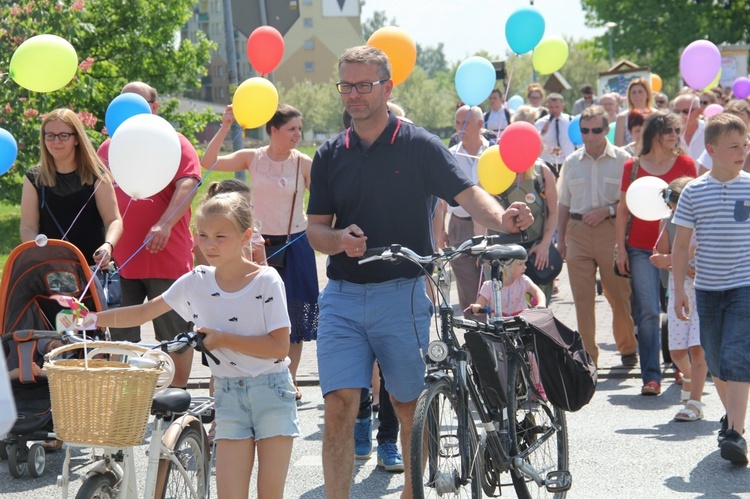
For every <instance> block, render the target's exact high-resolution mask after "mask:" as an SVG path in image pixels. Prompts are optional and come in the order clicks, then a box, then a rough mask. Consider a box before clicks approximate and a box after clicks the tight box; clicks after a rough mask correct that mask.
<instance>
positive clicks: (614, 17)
mask: <svg viewBox="0 0 750 499" xmlns="http://www.w3.org/2000/svg"><path fill="white" fill-rule="evenodd" d="M581 4H582V6H583V9H584V11H585V12H586V24H588V25H589V26H603V25H604V23H606V22H616V23H617V26H616V27H615V28H614V29H613V32H612V36H613V42H614V52H615V54H616V59H619V58H620V57H627V58H629V59H631V60H632V61H633V62H635V63H637V64H641V65H648V66H650V67H651V69H652V71H654V72H655V73H658V74H659V75H660V76H661V77H662V79H664V80H666V79H669V78H672V77H676V76H677V74H678V72H679V60H680V51H681V49H683V48H684V47H686V46H687V45H689V44H690V43H691V42H693V41H695V40H698V39H708V40H710V41H712V42H713V43H715V44H717V45H718V44H721V43H745V42H747V40H748V37H749V36H750V0H652V1H648V2H643V1H640V0H618V1H612V0H581ZM597 42H598V43H597V45H598V48H599V51H600V53H601V54H602V55H603V56H605V55H606V54H607V53H608V50H609V34H608V33H605V34H604V35H602V36H601V37H599V38H598V39H597Z"/></svg>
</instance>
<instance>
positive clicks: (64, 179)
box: [21, 109, 122, 268]
mask: <svg viewBox="0 0 750 499" xmlns="http://www.w3.org/2000/svg"><path fill="white" fill-rule="evenodd" d="M40 148H41V159H40V160H39V164H38V165H37V166H35V167H33V168H31V169H30V170H29V171H28V172H26V178H24V181H23V192H22V194H21V241H23V242H26V241H33V240H34V239H35V238H36V237H37V236H38V235H39V234H44V235H45V236H47V237H48V238H50V239H65V240H66V241H69V242H71V243H72V244H74V245H75V246H76V247H77V248H78V249H80V250H81V252H82V253H83V255H84V256H85V257H86V260H87V261H88V263H89V265H96V264H98V263H99V262H101V265H102V267H103V268H105V267H106V266H107V265H108V264H109V260H110V256H111V255H112V249H113V248H114V246H115V245H116V244H117V241H119V240H120V236H121V235H122V218H121V217H120V210H119V209H118V208H117V198H116V197H115V189H114V187H113V185H112V177H111V175H110V173H109V171H108V170H107V168H106V167H105V166H104V164H103V163H102V162H101V160H100V159H99V156H97V155H96V151H95V150H94V148H93V146H92V145H91V141H90V140H89V138H88V136H87V135H86V130H85V129H84V126H83V123H82V122H81V120H80V118H78V116H77V115H76V113H74V112H73V111H71V110H70V109H56V110H54V111H52V112H51V113H49V114H48V115H47V116H46V117H45V118H44V120H43V121H42V126H41V132H40Z"/></svg>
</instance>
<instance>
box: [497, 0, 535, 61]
mask: <svg viewBox="0 0 750 499" xmlns="http://www.w3.org/2000/svg"><path fill="white" fill-rule="evenodd" d="M544 26H545V25H544V18H543V17H542V14H540V13H539V11H538V10H536V9H535V8H534V7H521V8H520V9H518V10H517V11H515V12H514V13H512V14H511V15H510V17H509V18H508V20H507V21H506V22H505V38H506V39H507V40H508V45H510V48H511V50H512V51H513V52H515V53H516V54H518V55H521V54H525V53H526V52H531V51H532V50H534V47H536V46H537V44H538V43H539V42H540V41H541V40H542V37H543V36H544Z"/></svg>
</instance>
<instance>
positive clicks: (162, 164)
mask: <svg viewBox="0 0 750 499" xmlns="http://www.w3.org/2000/svg"><path fill="white" fill-rule="evenodd" d="M128 93H133V94H137V95H139V96H140V97H142V98H143V99H145V100H146V103H147V104H148V108H149V111H150V113H142V114H137V115H135V116H132V117H130V118H128V119H127V120H125V121H123V123H122V125H120V127H118V128H117V129H116V130H112V129H109V127H108V131H109V133H110V135H111V136H112V137H113V138H112V139H107V140H106V141H104V143H102V145H101V146H99V151H98V154H99V157H100V158H102V160H103V161H104V163H105V164H106V165H108V166H109V168H110V170H111V171H112V172H113V176H114V177H115V181H116V182H117V187H116V188H115V194H116V195H117V202H118V205H119V208H120V212H121V214H122V217H123V226H124V230H123V235H122V238H121V240H120V244H118V245H117V246H116V247H115V251H114V258H115V260H116V261H117V262H118V263H120V269H119V272H120V284H121V287H122V306H130V305H138V304H141V303H143V301H144V300H145V299H148V300H153V299H155V298H156V297H157V296H159V295H161V294H162V293H163V292H164V291H166V290H167V289H168V288H169V286H171V284H172V283H174V281H175V280H177V279H178V278H179V277H180V276H182V275H184V274H185V273H186V272H188V271H190V270H191V269H192V268H193V252H192V249H193V240H192V237H191V234H190V202H191V200H192V199H193V197H195V193H196V191H197V188H198V183H199V182H200V179H201V175H200V173H201V171H200V159H199V158H198V154H197V153H196V151H195V148H194V147H193V145H192V144H191V143H190V141H189V140H188V139H187V137H185V136H184V135H182V134H180V133H176V132H175V131H174V129H173V128H172V127H171V125H169V123H167V122H166V121H165V120H163V119H162V118H160V117H158V116H157V114H158V111H159V103H158V100H157V99H158V92H157V90H156V89H155V88H153V87H152V86H150V85H148V84H146V83H144V82H140V81H134V82H130V83H127V84H126V85H125V86H124V87H123V89H122V91H121V94H128ZM132 123H136V124H137V125H138V126H131V124H132ZM116 134H119V135H116ZM155 136H156V137H159V141H154V139H153V138H154V137H155ZM123 141H124V142H123ZM138 145H141V150H139V151H138V153H139V155H140V156H141V158H140V159H139V160H138V162H137V164H136V163H134V161H133V157H134V156H135V152H134V151H133V148H134V147H138ZM168 167H172V168H174V170H172V169H168ZM157 170H158V171H157ZM165 171H166V172H168V173H169V175H164V173H163V172H165ZM172 171H174V172H175V173H174V174H172V173H171V172H172ZM136 172H137V173H136ZM118 176H119V178H118ZM157 180H158V182H157ZM154 191H155V192H156V193H155V194H153V195H147V196H145V199H136V198H140V197H141V196H140V193H147V192H154ZM153 325H154V332H155V333H156V338H157V340H159V341H169V340H172V339H174V338H175V337H176V336H177V335H178V334H180V333H184V332H185V331H189V330H190V328H191V325H190V323H189V322H187V321H185V320H183V319H182V317H180V316H179V315H178V314H177V313H176V312H174V311H170V312H168V313H166V314H164V315H161V316H160V317H158V318H157V319H155V320H154V321H153ZM110 331H111V333H112V337H113V339H116V340H120V341H132V342H139V341H140V340H141V328H140V326H133V327H127V328H113V329H111V330H110ZM170 356H171V357H172V359H173V360H174V362H175V377H174V380H173V382H172V383H173V386H174V387H177V388H184V387H185V386H187V382H188V379H189V378H190V370H191V367H192V359H193V349H192V348H189V349H187V350H186V351H185V352H182V353H177V352H174V353H171V354H170Z"/></svg>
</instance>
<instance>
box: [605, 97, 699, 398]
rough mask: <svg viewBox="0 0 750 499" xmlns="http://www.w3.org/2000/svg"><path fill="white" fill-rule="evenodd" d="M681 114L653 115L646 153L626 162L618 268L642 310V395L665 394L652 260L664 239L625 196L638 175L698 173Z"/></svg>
mask: <svg viewBox="0 0 750 499" xmlns="http://www.w3.org/2000/svg"><path fill="white" fill-rule="evenodd" d="M681 123H682V122H681V120H680V118H679V116H677V115H676V114H674V113H671V112H665V111H658V112H655V113H651V114H650V115H649V116H648V118H646V122H645V123H644V125H643V138H642V146H641V155H640V157H636V158H632V159H629V160H628V161H627V162H625V166H624V167H623V172H622V184H621V186H620V203H619V204H618V205H617V218H616V233H617V248H616V253H615V254H616V255H617V263H616V264H617V270H618V271H619V273H620V274H621V275H628V274H629V275H630V276H631V278H632V282H631V285H632V290H633V296H634V298H635V305H636V307H637V309H638V313H637V314H636V315H637V326H638V355H639V357H640V362H641V378H642V381H643V388H642V389H641V394H642V395H658V394H659V393H661V367H660V362H659V351H660V349H661V347H660V343H661V327H660V321H659V307H660V301H659V285H660V277H659V269H657V268H656V267H655V266H654V265H653V264H652V263H651V261H650V257H651V255H652V254H653V253H654V248H655V246H656V242H657V239H658V237H659V220H655V221H646V220H641V219H640V218H638V217H635V216H632V215H630V214H629V213H628V208H627V203H626V201H625V194H626V192H627V190H628V187H630V184H631V183H633V182H634V181H635V180H636V179H638V178H641V177H647V176H654V177H659V178H660V179H662V180H664V181H665V182H667V183H669V182H671V181H672V180H675V179H677V178H679V177H684V176H690V177H694V176H695V174H696V169H695V162H693V160H692V159H691V158H690V156H687V155H685V154H682V151H681V150H680V148H679V143H680V126H681Z"/></svg>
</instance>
